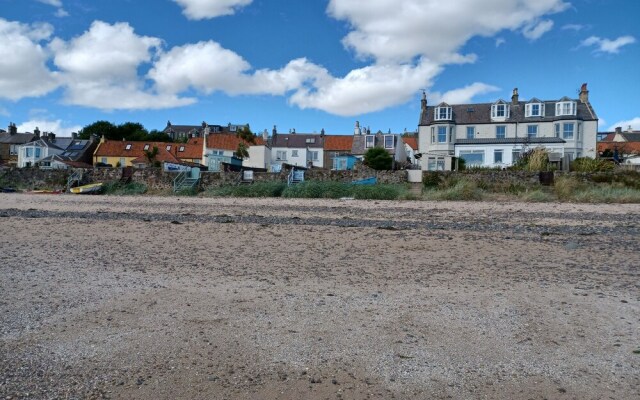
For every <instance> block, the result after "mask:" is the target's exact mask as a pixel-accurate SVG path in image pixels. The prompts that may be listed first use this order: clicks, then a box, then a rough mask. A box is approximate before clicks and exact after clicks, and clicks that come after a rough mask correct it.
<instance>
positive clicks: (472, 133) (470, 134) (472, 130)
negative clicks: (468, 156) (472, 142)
mask: <svg viewBox="0 0 640 400" xmlns="http://www.w3.org/2000/svg"><path fill="white" fill-rule="evenodd" d="M475 138H476V127H475V126H467V139H475Z"/></svg>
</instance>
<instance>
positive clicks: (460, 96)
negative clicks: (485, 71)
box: [429, 82, 500, 104]
mask: <svg viewBox="0 0 640 400" xmlns="http://www.w3.org/2000/svg"><path fill="white" fill-rule="evenodd" d="M498 90H500V88H498V87H495V86H492V85H488V84H486V83H482V82H474V83H472V84H471V85H467V86H465V87H462V88H459V89H453V90H449V91H448V92H445V93H442V94H440V93H432V94H431V95H430V96H429V99H430V100H432V101H433V102H434V103H440V102H442V101H444V102H446V103H449V104H467V103H471V102H472V100H473V98H474V97H475V96H478V95H481V94H486V93H491V92H495V91H498Z"/></svg>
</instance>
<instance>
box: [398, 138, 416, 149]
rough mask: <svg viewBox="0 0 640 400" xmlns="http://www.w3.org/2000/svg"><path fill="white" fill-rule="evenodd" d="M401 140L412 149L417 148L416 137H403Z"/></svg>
mask: <svg viewBox="0 0 640 400" xmlns="http://www.w3.org/2000/svg"><path fill="white" fill-rule="evenodd" d="M402 140H403V141H404V142H405V144H407V145H408V146H409V147H411V148H412V149H413V150H418V138H417V137H403V138H402Z"/></svg>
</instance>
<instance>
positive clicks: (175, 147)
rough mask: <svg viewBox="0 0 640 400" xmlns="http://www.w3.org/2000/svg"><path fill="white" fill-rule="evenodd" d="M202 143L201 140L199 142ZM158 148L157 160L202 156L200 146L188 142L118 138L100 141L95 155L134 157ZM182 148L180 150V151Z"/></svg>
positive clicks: (142, 155)
mask: <svg viewBox="0 0 640 400" xmlns="http://www.w3.org/2000/svg"><path fill="white" fill-rule="evenodd" d="M200 143H202V142H200ZM154 147H157V148H158V156H157V157H156V158H157V160H159V161H169V162H172V161H175V160H176V159H178V158H181V159H182V158H184V159H199V158H202V147H201V145H197V144H190V143H169V142H122V141H118V140H107V141H105V142H104V143H100V144H99V145H98V148H97V149H96V152H95V156H96V157H135V158H140V157H142V158H144V151H145V150H149V151H151V150H152V149H153V148H154ZM180 149H182V151H180Z"/></svg>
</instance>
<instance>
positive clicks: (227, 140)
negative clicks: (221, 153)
mask: <svg viewBox="0 0 640 400" xmlns="http://www.w3.org/2000/svg"><path fill="white" fill-rule="evenodd" d="M240 142H244V143H245V144H247V145H249V146H264V140H263V139H262V138H261V137H257V136H256V138H255V142H254V143H247V142H246V141H245V140H242V139H240V138H239V137H237V136H236V135H234V134H229V133H212V134H210V135H209V136H207V148H209V149H218V150H231V151H236V149H237V148H238V144H239V143H240Z"/></svg>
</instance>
